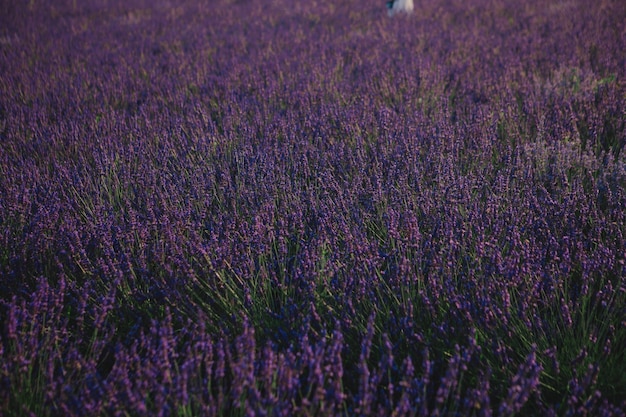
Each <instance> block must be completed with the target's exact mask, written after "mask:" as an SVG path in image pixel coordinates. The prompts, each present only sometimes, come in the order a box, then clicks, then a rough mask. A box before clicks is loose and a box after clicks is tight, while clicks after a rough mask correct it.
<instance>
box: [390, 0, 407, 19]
mask: <svg viewBox="0 0 626 417" xmlns="http://www.w3.org/2000/svg"><path fill="white" fill-rule="evenodd" d="M412 12H413V0H390V1H388V2H387V13H389V16H390V17H391V16H393V15H394V14H396V13H412Z"/></svg>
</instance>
